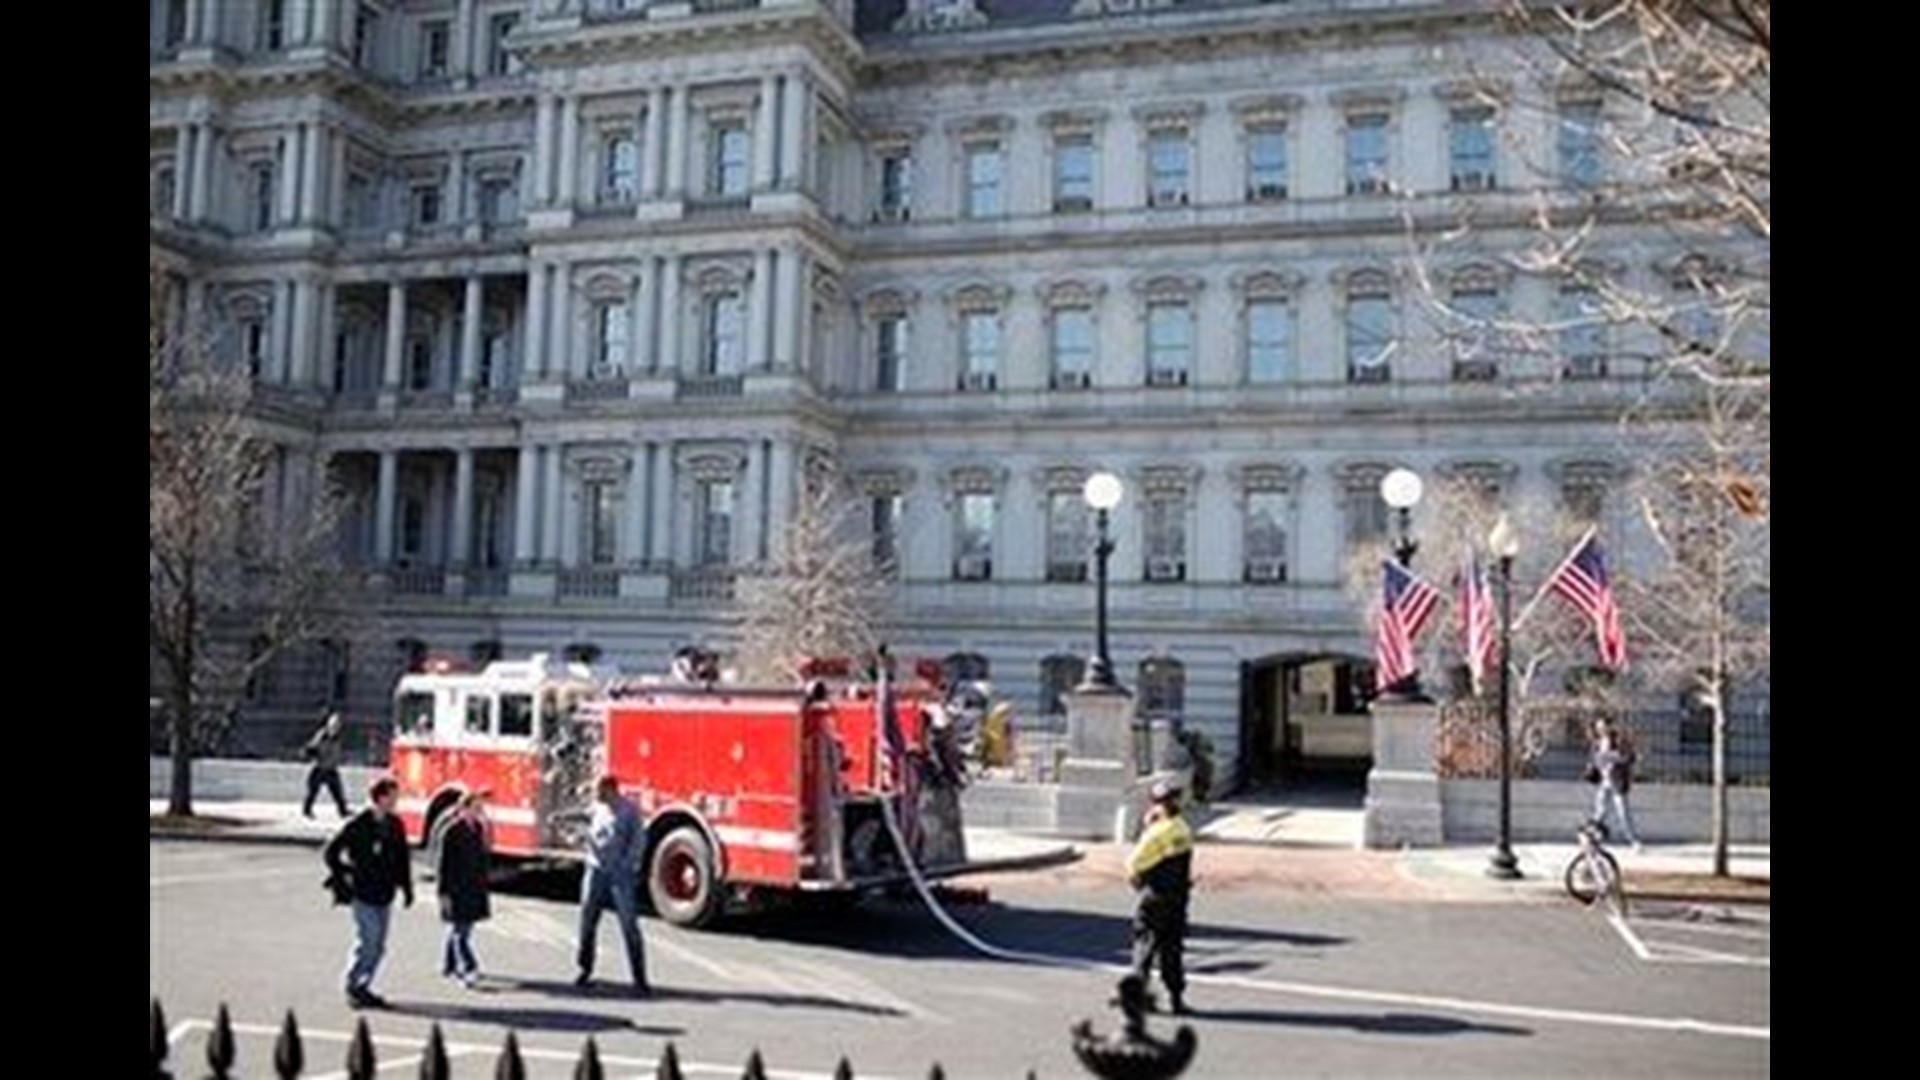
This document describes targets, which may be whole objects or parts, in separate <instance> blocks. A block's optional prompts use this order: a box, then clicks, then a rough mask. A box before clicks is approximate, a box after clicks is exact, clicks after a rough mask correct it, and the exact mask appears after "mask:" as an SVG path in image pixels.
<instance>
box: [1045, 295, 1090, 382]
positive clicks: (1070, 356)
mask: <svg viewBox="0 0 1920 1080" xmlns="http://www.w3.org/2000/svg"><path fill="white" fill-rule="evenodd" d="M1092 385H1093V312H1092V311H1091V310H1090V309H1088V308H1083V307H1070V308H1059V309H1056V310H1055V311H1054V313H1053V388H1054V389H1055V390H1082V389H1085V388H1087V387H1089V386H1092Z"/></svg>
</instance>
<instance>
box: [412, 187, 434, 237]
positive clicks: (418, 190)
mask: <svg viewBox="0 0 1920 1080" xmlns="http://www.w3.org/2000/svg"><path fill="white" fill-rule="evenodd" d="M413 223H414V224H415V225H418V226H420V227H421V228H431V227H432V226H435V225H438V224H440V185H439V184H415V185H414V186H413Z"/></svg>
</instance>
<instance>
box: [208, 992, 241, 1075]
mask: <svg viewBox="0 0 1920 1080" xmlns="http://www.w3.org/2000/svg"><path fill="white" fill-rule="evenodd" d="M237 1054H238V1051H237V1050H235V1048H234V1044H233V1017H232V1016H230V1015H228V1013H227V1003H226V1002H224V1001H223V1002H221V1003H220V1013H219V1015H218V1016H215V1017H214V1019H213V1032H212V1033H211V1034H209V1035H208V1036H207V1068H209V1069H212V1070H213V1080H227V1077H229V1076H231V1075H232V1074H233V1060H234V1058H235V1056H236V1055H237Z"/></svg>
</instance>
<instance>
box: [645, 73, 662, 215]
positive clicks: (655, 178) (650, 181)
mask: <svg viewBox="0 0 1920 1080" xmlns="http://www.w3.org/2000/svg"><path fill="white" fill-rule="evenodd" d="M665 107H666V93H665V91H663V90H662V89H661V88H660V87H658V86H656V87H654V88H653V89H651V90H649V91H647V117H646V125H645V126H644V128H643V129H642V130H643V132H644V134H643V135H642V136H641V139H640V198H641V199H643V200H645V199H658V198H659V197H660V168H661V160H660V159H661V150H662V147H661V145H660V143H661V140H662V139H663V138H665V136H666V124H665V123H664V122H663V117H662V116H661V110H662V109H664V108H665Z"/></svg>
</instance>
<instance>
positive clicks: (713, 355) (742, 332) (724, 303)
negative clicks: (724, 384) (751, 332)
mask: <svg viewBox="0 0 1920 1080" xmlns="http://www.w3.org/2000/svg"><path fill="white" fill-rule="evenodd" d="M703 322H704V324H705V325H704V326H703V327H702V328H701V329H702V335H703V336H704V338H705V339H706V340H705V341H704V342H703V345H704V348H703V349H702V350H701V354H700V364H701V374H703V375H738V374H740V372H741V371H742V370H744V369H745V367H746V356H745V351H746V340H745V337H746V322H747V311H746V302H745V301H743V300H742V299H741V298H740V294H739V293H731V292H730V293H721V294H720V295H718V296H710V297H708V298H707V301H706V312H705V318H704V319H703Z"/></svg>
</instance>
